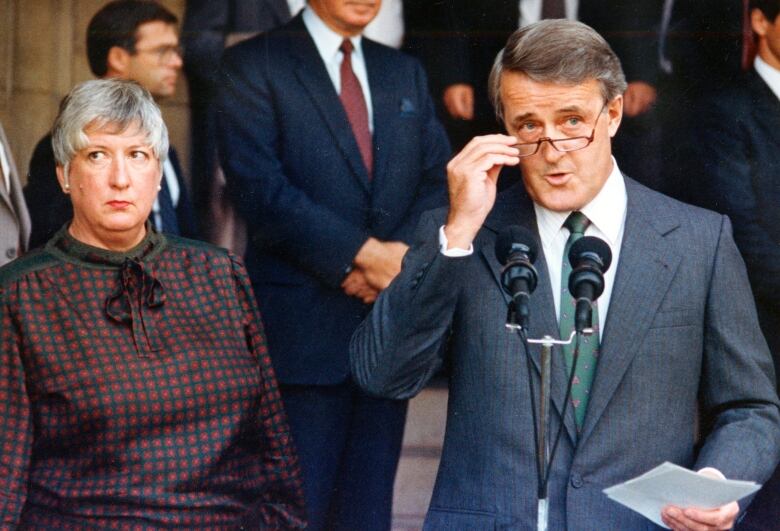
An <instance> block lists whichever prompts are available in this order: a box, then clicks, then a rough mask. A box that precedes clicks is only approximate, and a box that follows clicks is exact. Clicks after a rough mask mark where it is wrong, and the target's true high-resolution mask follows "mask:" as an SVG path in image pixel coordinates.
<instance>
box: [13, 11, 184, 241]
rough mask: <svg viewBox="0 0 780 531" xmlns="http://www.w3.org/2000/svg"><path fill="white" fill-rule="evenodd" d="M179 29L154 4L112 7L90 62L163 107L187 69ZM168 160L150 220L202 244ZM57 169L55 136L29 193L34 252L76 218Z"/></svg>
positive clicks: (40, 150) (91, 43)
mask: <svg viewBox="0 0 780 531" xmlns="http://www.w3.org/2000/svg"><path fill="white" fill-rule="evenodd" d="M177 23H178V19H177V18H176V15H174V14H173V13H171V12H170V11H168V10H167V9H166V8H165V7H163V6H162V5H160V4H158V3H157V2H154V1H148V0H116V1H113V2H109V3H108V4H106V5H105V6H103V8H101V9H100V10H99V11H98V12H97V13H95V15H94V16H93V17H92V20H91V21H90V22H89V25H88V27H87V39H86V41H87V59H88V60H89V67H90V69H91V70H92V73H93V74H95V76H97V77H101V78H118V79H128V80H132V81H135V82H137V83H138V84H139V85H141V86H142V87H144V88H145V89H147V90H148V91H149V92H150V93H151V94H152V96H154V97H155V99H156V100H158V101H159V100H160V99H161V98H167V97H170V96H173V94H174V92H175V91H176V81H177V79H178V76H179V71H180V70H181V67H182V58H181V54H182V51H181V48H180V46H179V36H178V30H177ZM168 160H169V162H167V163H166V165H165V168H164V171H165V178H164V179H163V182H162V184H161V186H162V189H161V190H160V193H159V194H158V196H157V200H156V201H155V204H154V207H153V209H152V214H151V217H150V219H151V220H152V222H153V224H154V225H155V228H156V229H157V230H159V231H161V232H167V233H170V234H177V235H181V236H186V237H188V238H198V237H199V231H198V229H197V223H196V220H195V213H194V211H193V208H192V204H191V202H190V199H189V192H188V190H187V188H186V185H185V181H184V176H183V173H182V170H181V166H180V165H179V159H178V156H177V155H176V152H175V150H174V149H173V148H171V150H170V152H169V157H168ZM54 168H55V163H54V153H53V151H52V147H51V135H46V136H45V137H44V138H42V139H41V141H40V142H38V145H37V146H36V148H35V151H34V152H33V156H32V159H31V160H30V173H29V175H28V177H27V185H26V186H25V188H24V196H25V199H26V201H27V205H28V207H29V210H30V217H31V220H32V233H31V235H30V248H33V247H38V246H40V245H43V244H44V243H46V242H47V241H48V240H49V238H51V237H52V236H53V235H54V234H55V233H56V232H57V231H58V230H59V229H60V227H62V225H63V224H64V223H65V222H66V221H68V220H69V219H71V218H72V217H73V210H72V207H71V203H70V201H69V200H68V198H67V196H65V195H64V194H62V192H61V190H60V187H59V185H58V184H57V177H56V174H55V169H54Z"/></svg>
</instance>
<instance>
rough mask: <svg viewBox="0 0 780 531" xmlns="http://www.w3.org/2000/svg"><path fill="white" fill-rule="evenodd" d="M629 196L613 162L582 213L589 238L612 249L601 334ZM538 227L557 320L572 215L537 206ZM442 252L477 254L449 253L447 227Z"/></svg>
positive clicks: (456, 254)
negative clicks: (567, 221) (570, 216)
mask: <svg viewBox="0 0 780 531" xmlns="http://www.w3.org/2000/svg"><path fill="white" fill-rule="evenodd" d="M627 205H628V196H627V195H626V183H625V181H624V180H623V174H621V173H620V169H619V168H618V165H617V162H616V161H615V158H614V157H613V158H612V171H611V172H610V174H609V177H607V180H606V181H605V182H604V186H602V187H601V190H599V193H598V194H596V197H594V198H593V199H592V200H591V202H590V203H588V204H587V205H585V206H584V207H583V208H581V209H580V212H582V213H583V214H585V215H586V216H587V217H588V219H589V220H590V221H591V223H590V225H589V226H588V228H587V229H586V230H585V235H586V236H596V237H598V238H601V239H602V240H604V241H605V242H607V244H608V245H609V248H610V250H611V251H612V265H610V266H609V269H608V270H607V272H606V273H605V274H604V293H602V294H601V296H600V297H599V298H598V300H597V301H596V303H597V304H598V309H599V333H600V334H602V333H603V330H604V324H605V323H606V322H607V311H608V309H609V301H610V298H611V297H612V286H613V285H614V284H615V271H617V264H618V260H619V258H620V245H621V244H622V243H623V229H624V228H625V223H626V208H627ZM534 213H535V214H536V224H537V226H538V228H539V239H540V240H541V244H542V250H543V251H544V257H545V260H546V261H547V272H548V274H549V276H550V285H551V287H552V293H553V300H554V302H555V315H556V318H558V317H559V316H560V313H561V266H562V265H563V250H564V248H565V247H566V240H568V239H569V230H568V229H566V228H565V227H564V226H563V224H564V222H565V221H566V218H568V217H569V214H571V212H553V211H552V210H548V209H546V208H544V207H542V206H539V205H537V204H536V203H534ZM439 248H440V249H441V253H442V254H444V255H445V256H449V257H462V256H468V255H470V254H471V253H473V252H474V246H473V244H472V245H470V246H469V248H468V249H458V248H453V249H447V237H446V235H445V233H444V226H442V227H440V228H439Z"/></svg>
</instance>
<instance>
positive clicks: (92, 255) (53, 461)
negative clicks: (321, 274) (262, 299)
mask: <svg viewBox="0 0 780 531" xmlns="http://www.w3.org/2000/svg"><path fill="white" fill-rule="evenodd" d="M147 230H148V232H147V236H146V237H145V239H144V240H143V241H142V242H141V243H140V244H139V245H138V246H136V247H135V248H133V249H132V250H130V251H128V252H126V253H116V252H110V251H106V250H102V249H97V248H94V247H91V246H87V245H85V244H82V243H80V242H78V241H77V240H75V239H73V238H72V237H71V236H70V235H69V234H68V233H67V231H66V230H64V229H63V230H61V231H60V232H59V233H58V234H57V235H56V236H55V237H54V238H53V239H52V240H50V241H49V243H48V244H47V245H46V246H45V247H44V248H42V249H40V250H38V251H35V252H33V253H31V254H29V255H27V256H25V257H23V258H21V259H19V260H17V261H16V262H14V263H12V264H10V265H8V266H6V267H5V268H3V269H0V524H2V527H3V528H4V529H5V528H9V527H11V528H13V527H14V526H19V527H21V528H47V529H64V528H73V529H104V528H125V529H127V528H132V529H144V528H146V529H150V528H151V529H153V528H159V527H175V528H199V529H203V528H214V529H232V528H237V527H239V526H243V527H244V528H247V529H289V528H298V527H303V526H304V524H303V518H304V516H303V515H304V510H303V495H302V491H301V479H300V473H299V470H298V462H297V457H296V456H295V453H294V449H293V445H292V442H291V440H290V434H289V429H288V426H287V420H286V417H285V414H284V410H283V408H282V404H281V402H280V399H279V393H278V391H277V385H276V379H275V377H274V373H273V369H272V367H271V361H270V359H269V357H268V353H267V351H266V344H265V339H264V336H263V330H262V325H261V323H260V316H259V313H258V310H257V305H256V304H255V301H254V297H253V294H252V290H251V288H250V284H249V281H248V278H247V276H246V272H245V270H244V267H243V265H241V264H240V263H239V262H237V261H236V259H235V258H234V257H232V256H230V255H229V254H228V253H227V252H226V251H224V250H221V249H217V248H216V247H212V246H210V245H207V244H200V243H196V242H192V241H189V240H183V239H178V238H174V237H168V236H162V235H160V234H157V233H155V232H152V231H151V230H149V229H148V227H147Z"/></svg>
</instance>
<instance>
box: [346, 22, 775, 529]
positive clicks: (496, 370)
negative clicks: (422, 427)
mask: <svg viewBox="0 0 780 531" xmlns="http://www.w3.org/2000/svg"><path fill="white" fill-rule="evenodd" d="M489 88H490V93H491V97H492V101H493V104H494V107H495V109H496V111H497V114H498V116H499V118H500V119H502V120H503V123H504V125H505V127H506V130H507V131H508V134H493V135H487V136H481V137H476V138H474V139H473V140H472V141H471V142H470V143H469V144H467V145H466V147H465V148H464V149H463V150H462V151H461V152H460V153H459V154H458V155H456V156H455V158H453V159H452V160H451V161H450V163H449V164H448V181H449V192H450V205H449V208H448V209H442V210H438V211H433V212H431V213H428V214H427V215H426V216H423V219H422V220H421V222H420V225H419V226H418V233H417V237H416V240H415V241H416V243H415V245H413V246H412V247H411V248H410V249H409V251H408V253H407V254H406V257H405V259H404V267H403V269H402V270H401V273H400V274H399V276H398V277H397V278H396V279H395V281H394V282H393V284H391V285H390V287H389V288H388V289H387V290H385V291H384V292H382V293H381V294H380V296H379V298H378V299H377V302H376V304H375V305H374V308H373V310H372V313H371V314H370V315H369V316H368V317H367V319H366V320H365V321H364V322H363V324H362V325H361V326H360V327H359V328H358V330H357V331H356V333H355V335H354V336H353V338H352V349H351V355H352V357H351V362H352V370H353V374H354V375H355V378H356V380H357V382H358V383H359V385H361V386H362V387H363V388H364V389H365V390H367V391H368V392H369V393H372V394H375V395H379V396H385V397H393V398H409V397H411V396H413V395H414V394H416V393H417V392H418V391H419V390H420V389H422V388H423V387H424V386H425V384H426V383H427V381H428V380H429V379H430V377H431V375H433V374H435V373H436V371H437V369H438V368H439V367H440V366H441V365H442V364H443V363H445V358H446V363H447V364H448V365H449V366H450V368H451V370H450V382H449V389H450V394H449V404H448V417H447V428H446V434H445V441H444V450H443V454H442V458H441V464H440V466H439V473H438V477H437V482H436V488H435V491H434V493H433V497H432V500H431V505H430V508H429V511H428V515H427V519H426V527H425V528H426V529H431V530H438V529H497V528H501V529H533V528H535V527H536V524H537V490H536V486H537V479H538V477H537V470H536V467H535V459H536V450H535V441H534V436H533V433H534V415H533V413H532V411H533V408H532V403H533V400H532V397H531V396H530V392H529V379H530V382H531V383H532V385H533V388H535V389H539V387H540V377H539V359H540V355H541V354H540V350H539V349H540V347H539V346H538V345H530V348H529V349H528V352H527V354H528V356H529V358H526V353H525V351H524V347H523V341H522V339H521V337H520V336H519V335H518V334H515V333H507V330H506V326H505V325H506V322H507V297H506V296H505V294H504V292H503V290H502V287H501V276H502V271H501V265H500V263H499V261H498V258H497V253H496V250H495V242H496V235H497V233H500V232H502V231H503V230H504V229H505V228H507V227H508V226H510V225H520V226H523V227H525V228H526V229H527V231H528V232H529V233H530V234H529V236H528V238H529V239H530V238H531V237H532V236H536V237H538V239H539V241H540V244H541V245H540V246H539V253H538V254H539V256H538V258H537V259H536V263H535V267H536V271H537V272H538V286H537V287H536V290H535V291H534V292H533V293H532V294H531V295H530V302H529V309H530V317H529V324H528V325H527V327H526V329H525V330H524V332H525V333H526V334H527V337H529V338H541V337H542V336H545V335H550V336H554V337H555V338H556V339H559V338H566V339H568V338H569V337H570V334H571V333H572V331H573V329H574V323H573V321H574V318H573V312H574V306H575V301H574V297H573V296H572V294H571V293H570V292H569V290H568V287H569V282H568V280H569V279H568V277H569V272H570V271H571V268H570V265H569V260H568V256H567V255H568V252H567V249H568V248H569V247H570V245H571V244H573V243H574V242H575V241H576V240H578V239H580V238H583V237H585V236H591V237H597V238H599V239H601V240H603V241H602V243H603V245H604V246H605V247H606V246H608V247H609V248H610V249H611V254H612V265H611V267H609V268H608V269H607V271H606V273H605V275H604V285H605V286H604V291H603V293H602V294H601V296H600V297H599V298H598V299H597V301H596V302H595V303H593V304H592V313H593V316H592V323H591V328H592V330H593V332H592V333H591V334H590V335H588V336H587V337H585V338H581V340H580V341H579V346H578V347H577V351H578V357H577V358H575V357H574V353H573V350H574V349H573V348H569V347H567V348H564V349H562V350H560V349H559V347H558V346H556V347H555V348H554V349H553V357H552V383H551V388H550V389H551V391H550V393H551V398H552V406H551V415H550V416H551V418H550V429H549V433H550V434H551V435H550V436H551V437H552V436H553V435H554V434H556V433H559V430H560V433H561V437H560V440H559V443H558V446H557V453H556V454H555V457H554V460H553V461H552V463H551V465H550V469H549V470H550V472H549V480H548V483H547V485H548V498H547V499H548V502H549V507H548V510H549V529H568V530H591V529H631V530H634V529H657V528H658V525H657V524H660V523H661V522H663V523H664V524H666V525H667V526H669V527H671V528H673V529H676V530H683V529H686V530H687V529H697V530H698V529H702V530H705V529H707V530H708V529H730V528H731V527H732V526H733V525H734V523H735V521H736V519H737V517H738V516H739V513H740V510H743V509H744V508H745V506H746V505H747V503H748V502H749V500H745V499H743V500H740V501H739V502H737V501H732V502H730V503H727V504H725V505H723V506H721V507H717V508H713V509H702V508H695V507H676V506H671V505H669V506H666V507H663V508H662V509H660V510H659V513H658V514H656V515H655V523H653V522H651V521H650V520H649V519H646V518H645V517H643V516H641V515H640V514H639V513H636V512H633V511H631V510H630V509H628V508H626V507H624V506H622V505H619V504H618V503H616V502H614V501H612V500H611V499H610V498H609V497H608V496H607V495H606V494H604V492H603V491H604V489H605V488H608V487H610V486H613V485H615V484H619V483H621V482H624V481H627V480H629V479H631V478H633V477H636V476H638V475H640V474H643V473H645V472H647V471H648V470H650V469H652V468H654V467H655V466H657V465H659V464H660V463H663V462H664V461H669V462H672V463H676V464H678V465H680V466H683V467H686V468H689V469H692V470H694V471H697V472H698V473H700V474H702V475H706V476H711V477H714V478H720V479H722V478H723V477H724V476H725V477H727V478H734V479H744V480H753V481H756V482H759V483H760V482H763V481H765V480H766V479H767V478H768V477H769V475H770V474H771V472H772V470H773V468H774V467H775V465H776V463H777V461H778V459H780V412H778V399H777V395H776V393H775V390H774V385H773V384H774V373H773V369H772V362H771V358H770V356H769V352H768V349H767V346H766V342H765V340H764V338H763V336H762V335H761V332H760V330H759V327H758V322H757V319H756V312H755V306H754V303H753V298H752V296H751V294H750V287H749V285H748V281H747V275H746V274H745V268H744V264H743V263H742V261H741V258H740V256H739V253H738V251H737V248H736V245H735V244H734V240H733V239H732V235H731V225H730V223H729V220H728V219H727V218H726V217H724V216H720V215H717V214H715V213H713V212H709V211H706V210H703V209H699V208H696V207H691V206H688V205H684V204H682V203H679V202H677V201H675V200H673V199H670V198H668V197H666V196H664V195H661V194H659V193H657V192H654V191H652V190H650V189H648V188H646V187H644V186H642V185H640V184H639V183H637V182H636V181H634V180H632V179H630V178H628V177H626V176H624V175H623V174H622V173H621V172H620V170H619V168H618V163H617V162H616V161H615V159H614V158H613V157H612V149H611V140H612V137H613V136H614V135H615V134H616V133H617V131H618V127H619V125H620V121H621V118H622V116H623V92H624V91H625V88H626V82H625V78H624V76H623V71H622V69H621V66H620V62H619V61H618V59H617V57H616V56H615V54H614V52H613V51H612V50H611V49H610V47H609V46H608V45H607V43H606V42H605V41H604V39H603V38H602V37H600V36H599V35H598V34H597V33H596V32H595V31H594V30H593V29H591V28H589V27H588V26H586V25H584V24H582V23H579V22H572V21H566V20H546V21H542V22H539V23H537V24H532V25H529V26H527V27H525V28H522V29H520V30H518V31H516V32H515V33H514V34H513V35H512V36H511V37H510V38H509V41H508V42H507V44H506V46H505V48H504V49H503V51H502V53H501V54H500V55H499V57H498V58H497V60H496V62H495V64H494V67H493V70H492V72H491V75H490V80H489ZM504 166H508V167H519V168H520V170H521V172H522V184H521V183H518V184H517V185H515V186H513V187H510V188H508V189H507V190H505V191H504V192H502V193H501V194H500V195H498V197H497V194H496V188H497V179H498V175H499V171H500V170H501V168H502V167H504ZM514 232H522V231H516V230H515V231H514ZM586 241H587V240H586ZM524 243H530V242H524ZM583 243H584V242H583ZM575 360H578V361H575ZM569 381H571V382H572V383H571V391H570V394H567V386H568V385H569V384H568V382H569ZM697 412H698V413H700V415H701V416H698V415H697ZM699 418H704V419H706V420H708V423H707V424H702V425H701V427H698V426H697V419H699ZM552 444H553V443H552V442H550V445H551V446H552Z"/></svg>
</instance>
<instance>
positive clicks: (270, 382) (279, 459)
mask: <svg viewBox="0 0 780 531" xmlns="http://www.w3.org/2000/svg"><path fill="white" fill-rule="evenodd" d="M231 260H232V267H233V278H234V281H235V289H236V290H237V296H238V299H239V301H240V303H241V306H242V310H243V316H244V329H245V330H246V337H247V345H248V347H249V349H250V351H251V352H252V353H253V354H254V355H255V357H256V358H257V360H258V364H259V368H260V380H261V385H262V396H261V399H260V416H259V418H260V422H261V423H262V433H263V437H264V442H265V444H264V445H263V448H264V451H265V453H264V456H263V469H264V474H263V477H262V478H260V480H261V481H262V482H263V483H265V489H264V491H263V501H262V504H261V505H260V507H259V508H258V510H257V512H258V513H259V514H258V515H257V516H258V517H259V518H262V521H263V523H264V525H265V526H268V527H269V528H271V529H302V528H304V527H306V519H305V518H306V517H305V509H304V498H303V483H302V479H301V472H300V468H299V466H298V456H297V454H296V452H295V447H294V445H293V441H292V436H291V435H290V427H289V425H288V423H287V415H286V414H285V412H284V408H283V406H282V399H281V396H280V394H279V388H278V385H277V383H276V375H275V374H274V369H273V366H272V364H271V358H270V356H269V355H268V347H267V345H266V341H265V334H264V332H263V325H262V321H261V320H260V311H259V309H258V307H257V302H256V301H255V297H254V293H253V292H252V285H251V283H250V281H249V276H248V274H247V272H246V269H245V268H244V265H243V264H242V263H241V262H240V261H239V260H238V259H237V258H236V257H233V256H231ZM253 514H254V513H253ZM256 524H257V522H255V523H254V525H256Z"/></svg>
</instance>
